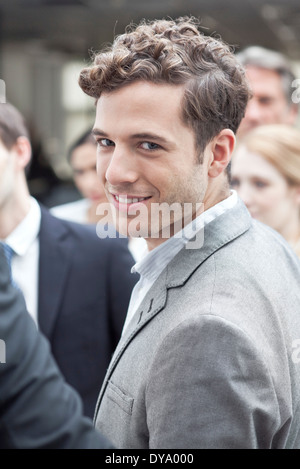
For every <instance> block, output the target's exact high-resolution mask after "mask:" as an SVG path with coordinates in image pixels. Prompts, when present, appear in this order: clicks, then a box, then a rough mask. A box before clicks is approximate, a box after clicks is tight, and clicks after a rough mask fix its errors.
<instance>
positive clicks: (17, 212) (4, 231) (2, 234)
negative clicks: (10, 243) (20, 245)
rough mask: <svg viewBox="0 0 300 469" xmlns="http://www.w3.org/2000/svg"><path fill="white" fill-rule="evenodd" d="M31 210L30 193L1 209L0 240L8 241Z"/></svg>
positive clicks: (10, 201) (18, 197) (11, 201)
mask: <svg viewBox="0 0 300 469" xmlns="http://www.w3.org/2000/svg"><path fill="white" fill-rule="evenodd" d="M29 210H30V195H29V193H27V194H23V196H17V197H16V198H12V199H11V200H9V201H8V202H7V203H6V204H4V205H3V206H2V207H1V208H0V239H6V238H7V237H8V236H9V235H10V234H11V233H12V232H13V231H14V230H15V229H16V227H17V226H18V225H19V224H20V223H21V222H22V221H23V220H24V218H25V217H26V215H27V214H28V213H29Z"/></svg>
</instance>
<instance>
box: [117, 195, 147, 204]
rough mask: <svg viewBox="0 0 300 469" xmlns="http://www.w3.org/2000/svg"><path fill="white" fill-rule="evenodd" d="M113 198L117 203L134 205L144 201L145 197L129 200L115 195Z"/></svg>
mask: <svg viewBox="0 0 300 469" xmlns="http://www.w3.org/2000/svg"><path fill="white" fill-rule="evenodd" d="M115 198H116V200H117V201H118V202H120V203H121V204H136V203H138V202H141V201H142V200H145V199H146V198H147V197H141V198H140V199H138V198H137V197H133V198H129V197H126V196H125V197H124V196H122V195H115Z"/></svg>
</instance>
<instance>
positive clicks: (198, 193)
mask: <svg viewBox="0 0 300 469" xmlns="http://www.w3.org/2000/svg"><path fill="white" fill-rule="evenodd" d="M182 96H183V89H182V87H181V86H170V85H155V84H151V83H146V82H135V83H133V84H130V85H128V86H126V87H123V88H121V89H119V90H117V91H114V92H111V93H104V94H103V95H101V97H100V99H99V100H98V103H97V111H96V121H95V126H94V135H95V138H96V140H97V142H98V149H97V170H98V175H99V177H100V179H101V181H102V182H103V184H104V187H105V190H106V193H107V197H108V200H109V201H110V202H111V204H112V205H113V206H114V208H115V216H116V221H115V224H116V228H117V229H118V231H119V232H121V233H122V234H126V235H127V236H138V235H137V234H135V233H133V232H132V230H133V228H134V229H136V230H137V231H140V235H141V236H142V237H145V238H152V239H153V238H155V239H156V241H153V243H155V244H160V243H161V242H162V241H163V240H162V239H161V230H162V229H163V228H164V227H165V226H169V227H171V229H170V235H172V234H174V232H176V231H178V229H176V228H175V229H174V226H173V224H174V221H175V219H177V218H178V217H179V218H180V221H182V218H183V204H184V203H189V204H192V205H190V207H192V215H193V218H194V217H195V216H196V210H197V208H198V209H199V206H198V207H197V206H196V203H198V204H200V203H202V202H204V201H205V193H206V190H207V185H208V175H207V163H206V160H207V159H208V158H206V156H205V155H206V153H209V152H208V150H207V148H208V147H207V148H206V150H205V152H204V163H203V164H201V165H200V164H199V163H198V160H197V156H198V155H197V151H196V148H195V137H194V133H193V131H192V130H191V129H190V128H188V127H187V126H185V125H184V124H183V122H182V120H181V119H180V110H181V101H182ZM163 203H164V204H166V205H165V207H170V206H172V204H174V203H176V204H178V205H179V206H180V208H181V209H182V210H180V211H179V212H180V213H179V212H176V215H175V216H173V214H172V213H171V215H170V217H168V216H163V217H162V220H160V222H159V226H158V225H157V219H155V216H154V212H151V211H152V210H153V208H157V206H158V204H163ZM201 208H202V207H201ZM200 210H201V209H200ZM178 213H179V215H178ZM180 214H181V215H180ZM182 226H183V223H182ZM158 233H159V237H160V240H158V239H157V238H158ZM163 237H164V236H163ZM153 243H152V244H153ZM148 244H149V242H148Z"/></svg>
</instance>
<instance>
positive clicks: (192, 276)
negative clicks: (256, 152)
mask: <svg viewBox="0 0 300 469" xmlns="http://www.w3.org/2000/svg"><path fill="white" fill-rule="evenodd" d="M79 83H80V86H81V88H82V89H83V90H84V91H85V92H86V93H87V94H88V95H90V96H92V97H93V98H95V99H96V105H97V106H96V120H95V125H94V130H93V133H94V135H95V138H96V140H97V144H98V153H97V170H98V174H99V177H100V179H101V181H102V183H103V184H104V186H105V190H106V193H107V197H108V199H109V201H110V203H111V205H112V206H113V207H114V210H115V223H116V226H117V229H118V230H119V231H120V232H122V233H123V234H125V235H131V236H132V234H133V233H132V232H133V231H134V230H136V231H137V232H138V231H139V235H142V236H144V237H145V238H146V240H147V244H148V250H149V252H148V254H147V255H146V256H145V257H144V258H143V259H142V260H141V261H139V262H138V263H137V264H136V265H135V266H134V270H135V271H137V272H138V273H139V274H140V280H139V282H138V284H137V285H136V286H135V288H134V290H133V293H132V296H131V301H130V305H129V309H128V312H127V317H126V321H125V325H124V328H123V334H122V338H121V340H120V342H119V344H118V346H117V349H116V351H115V353H114V355H113V357H112V360H111V363H110V366H109V368H108V371H107V374H106V377H105V380H104V383H103V386H102V389H101V391H100V395H99V399H98V403H97V407H96V414H95V425H96V427H97V428H98V429H101V431H102V432H103V433H104V435H106V436H108V437H109V438H110V439H111V440H112V442H113V443H114V445H116V447H118V448H164V449H166V448H176V449H180V448H184V449H186V448H294V447H299V446H300V436H299V429H300V419H299V410H300V409H299V402H300V400H299V397H300V369H299V366H297V365H296V363H294V362H293V358H292V357H293V344H296V343H298V342H296V341H297V339H298V337H300V319H299V308H300V289H299V280H300V266H299V262H298V259H297V258H296V257H295V256H294V254H293V253H292V252H291V251H290V250H289V247H288V245H287V244H286V243H285V241H284V240H283V239H282V238H281V237H280V236H278V235H276V234H275V233H274V232H273V231H271V230H270V229H269V228H267V227H266V226H264V225H262V224H260V223H259V222H256V221H254V220H252V219H251V217H250V215H249V212H248V211H247V209H246V207H245V205H244V204H243V203H242V201H241V200H240V199H238V198H237V195H236V193H235V192H234V191H231V190H230V188H229V183H228V174H227V172H228V171H227V167H228V164H229V162H230V158H231V155H232V152H233V149H234V145H235V132H236V130H237V128H238V126H239V124H240V121H241V119H242V117H243V115H244V112H245V108H246V105H247V102H248V98H249V89H248V86H247V82H246V79H245V76H244V71H243V69H242V68H241V66H240V65H239V63H238V61H237V60H236V58H235V56H234V55H233V53H232V52H231V50H230V48H229V47H228V46H227V45H225V44H224V43H223V42H222V41H221V40H217V39H214V38H213V37H206V36H204V35H203V34H202V33H201V32H200V31H199V29H198V22H197V20H196V19H195V18H193V17H184V18H178V19H177V20H156V21H152V22H146V21H142V22H141V24H140V25H138V26H136V27H134V26H132V27H131V28H128V29H127V30H126V33H125V34H123V35H121V36H119V37H116V39H115V41H114V43H113V44H112V46H111V47H109V48H108V49H105V50H103V51H102V52H99V53H98V54H96V55H95V57H94V62H93V64H92V65H91V66H90V67H87V68H85V69H83V70H82V72H81V75H80V79H79ZM166 208H169V210H166ZM167 231H168V232H169V235H166V232H167ZM199 233H200V236H198V243H196V246H195V245H194V244H193V240H194V239H195V238H197V235H198V234H199ZM287 291H288V292H289V294H288V295H287Z"/></svg>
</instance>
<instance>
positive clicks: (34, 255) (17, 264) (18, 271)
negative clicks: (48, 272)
mask: <svg viewBox="0 0 300 469" xmlns="http://www.w3.org/2000/svg"><path fill="white" fill-rule="evenodd" d="M40 225H41V209H40V206H39V204H38V203H37V201H36V200H35V199H34V198H33V197H31V198H30V210H29V212H28V214H27V215H26V217H25V218H24V219H23V220H22V222H21V223H20V224H19V225H18V226H17V227H16V228H15V229H14V231H12V233H11V234H10V235H9V236H8V237H7V238H6V239H5V242H6V243H7V244H8V245H9V246H10V247H12V249H13V250H14V251H15V255H14V256H13V258H12V264H11V267H12V277H13V279H14V281H15V282H16V284H17V285H18V287H19V288H20V290H21V291H22V292H23V295H24V298H25V302H26V306H27V310H28V312H29V313H30V314H31V316H32V317H33V319H34V320H35V322H36V324H37V314H38V272H39V266H38V263H39V251H40V246H39V239H38V234H39V231H40Z"/></svg>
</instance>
